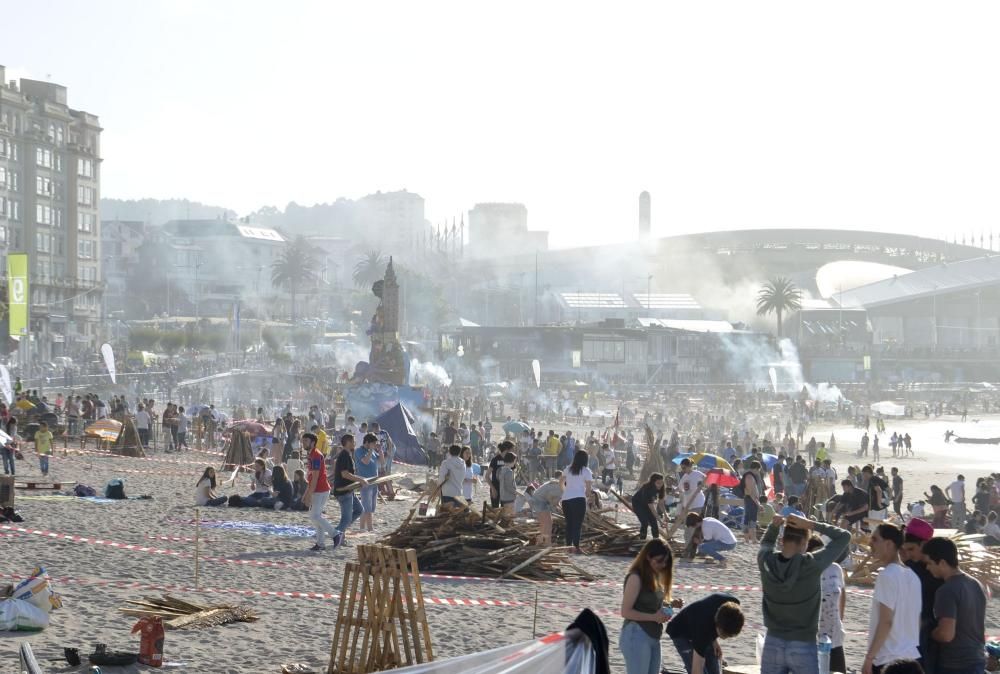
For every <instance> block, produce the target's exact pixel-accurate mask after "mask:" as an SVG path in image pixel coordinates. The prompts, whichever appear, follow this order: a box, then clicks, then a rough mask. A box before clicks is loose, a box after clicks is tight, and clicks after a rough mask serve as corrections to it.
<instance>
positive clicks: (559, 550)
mask: <svg viewBox="0 0 1000 674" xmlns="http://www.w3.org/2000/svg"><path fill="white" fill-rule="evenodd" d="M552 519H553V546H549V547H542V546H538V545H536V544H535V543H536V541H537V540H538V536H539V533H540V530H539V526H538V522H537V521H536V520H533V519H527V518H520V517H519V518H511V517H508V516H507V515H505V514H504V513H503V512H502V511H501V510H499V509H494V508H489V507H486V508H485V509H484V511H483V512H478V511H477V510H476V509H475V508H473V507H469V506H466V507H464V508H461V509H450V510H449V509H445V510H442V511H441V512H439V513H437V514H432V515H427V516H423V517H414V516H413V514H411V516H410V517H408V518H407V519H406V520H405V521H404V522H403V523H402V524H401V525H400V526H399V528H398V529H396V530H395V531H393V532H392V533H390V534H389V535H388V536H386V537H385V538H384V539H382V541H380V543H381V544H382V545H387V546H390V547H393V548H413V549H414V550H416V551H417V561H418V563H419V565H420V570H421V571H424V572H429V573H445V574H456V575H473V576H486V577H490V578H514V579H519V580H594V576H593V575H592V574H591V573H590V572H588V571H586V570H584V569H582V568H580V567H579V566H577V565H576V564H575V563H574V561H573V558H571V556H570V550H569V548H566V547H560V545H559V544H560V543H561V541H562V540H563V535H564V534H563V532H564V530H565V521H564V520H563V518H562V517H560V516H559V515H558V514H555V513H553V517H552ZM637 534H638V532H637V530H636V529H635V528H633V527H627V526H624V525H619V524H616V523H615V522H614V520H612V519H610V518H609V517H607V516H605V515H604V514H602V513H598V512H594V511H590V512H588V513H587V519H586V521H585V522H584V526H583V536H582V539H581V547H582V548H583V549H584V551H585V552H589V553H600V554H631V553H632V551H633V550H634V549H637V547H638V545H639V541H638V535H637Z"/></svg>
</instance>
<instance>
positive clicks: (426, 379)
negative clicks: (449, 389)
mask: <svg viewBox="0 0 1000 674" xmlns="http://www.w3.org/2000/svg"><path fill="white" fill-rule="evenodd" d="M420 384H430V385H432V386H451V377H450V376H449V375H448V371H447V370H445V369H444V368H443V367H441V366H440V365H435V364H434V363H423V362H421V361H419V360H417V359H416V358H414V359H413V360H411V361H410V385H411V386H417V385H420Z"/></svg>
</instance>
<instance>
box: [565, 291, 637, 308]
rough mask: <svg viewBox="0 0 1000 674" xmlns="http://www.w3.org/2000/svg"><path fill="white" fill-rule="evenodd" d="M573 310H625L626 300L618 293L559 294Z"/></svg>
mask: <svg viewBox="0 0 1000 674" xmlns="http://www.w3.org/2000/svg"><path fill="white" fill-rule="evenodd" d="M559 295H560V296H561V297H562V300H563V302H565V303H566V306H568V307H569V308H571V309H624V308H625V300H623V299H622V296H621V295H619V294H618V293H559Z"/></svg>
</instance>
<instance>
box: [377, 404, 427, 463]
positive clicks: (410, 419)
mask: <svg viewBox="0 0 1000 674" xmlns="http://www.w3.org/2000/svg"><path fill="white" fill-rule="evenodd" d="M375 421H376V422H377V423H378V425H379V427H380V428H382V430H384V431H385V432H386V433H388V434H389V437H390V438H392V442H393V444H394V445H396V461H399V462H400V463H408V464H411V465H414V466H426V465H427V454H426V453H424V450H423V448H422V447H421V446H420V440H419V438H417V433H416V431H414V430H413V425H414V423H416V417H414V416H413V413H412V412H410V410H408V409H406V408H405V407H403V405H402V404H401V403H396V405H395V406H393V407H392V408H390V409H389V410H387V411H385V412H383V413H382V414H381V415H379V417H378V418H377V419H376V420H375Z"/></svg>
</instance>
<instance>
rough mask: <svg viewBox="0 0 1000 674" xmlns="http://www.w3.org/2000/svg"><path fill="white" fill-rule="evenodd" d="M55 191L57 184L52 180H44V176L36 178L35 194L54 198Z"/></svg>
mask: <svg viewBox="0 0 1000 674" xmlns="http://www.w3.org/2000/svg"><path fill="white" fill-rule="evenodd" d="M54 189H55V183H54V182H53V181H52V179H51V178H43V177H42V176H37V177H36V178H35V194H37V195H38V196H42V197H47V196H52V194H53V193H54Z"/></svg>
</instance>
